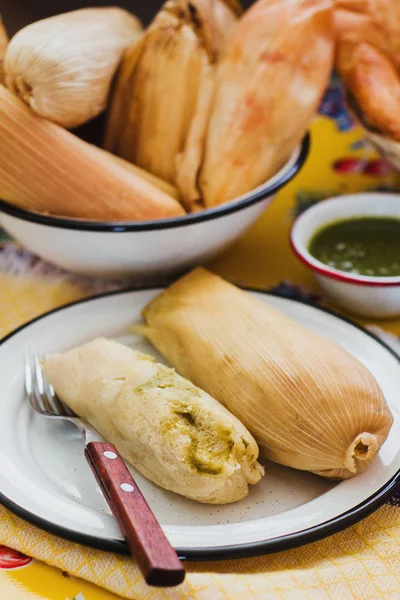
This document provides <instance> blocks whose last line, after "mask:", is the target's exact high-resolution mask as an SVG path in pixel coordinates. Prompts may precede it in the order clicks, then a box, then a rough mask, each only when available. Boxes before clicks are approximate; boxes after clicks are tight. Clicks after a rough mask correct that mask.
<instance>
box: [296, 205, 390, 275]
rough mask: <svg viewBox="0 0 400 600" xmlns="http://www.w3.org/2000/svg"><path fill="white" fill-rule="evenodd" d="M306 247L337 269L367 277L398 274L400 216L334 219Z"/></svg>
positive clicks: (316, 256)
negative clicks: (395, 217)
mask: <svg viewBox="0 0 400 600" xmlns="http://www.w3.org/2000/svg"><path fill="white" fill-rule="evenodd" d="M399 206H400V204H399ZM308 250H309V252H310V254H312V255H313V256H314V257H315V258H316V259H318V260H320V261H321V262H323V263H325V264H326V265H328V266H329V267H332V268H334V269H338V270H339V271H345V272H348V273H354V274H355V275H367V276H369V277H397V276H400V219H394V218H388V217H358V218H355V219H349V220H346V221H336V222H334V223H331V224H330V225H328V226H326V227H324V228H323V229H320V230H319V231H317V233H316V234H315V235H314V237H313V238H312V239H311V242H310V244H309V247H308Z"/></svg>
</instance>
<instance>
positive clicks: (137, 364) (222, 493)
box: [43, 339, 264, 504]
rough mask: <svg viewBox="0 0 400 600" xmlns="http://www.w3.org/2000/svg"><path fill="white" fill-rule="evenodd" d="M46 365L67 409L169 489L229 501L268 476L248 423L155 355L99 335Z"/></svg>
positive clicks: (212, 500)
mask: <svg viewBox="0 0 400 600" xmlns="http://www.w3.org/2000/svg"><path fill="white" fill-rule="evenodd" d="M43 369H44V373H45V375H46V377H47V379H48V380H49V381H50V383H51V384H52V385H53V387H54V389H55V391H56V392H57V393H58V395H59V396H60V398H61V399H62V400H64V402H66V404H68V406H70V407H71V408H72V409H73V410H74V411H75V412H76V413H77V414H78V415H79V416H81V417H82V418H83V419H85V420H86V421H88V422H89V423H91V424H92V426H93V427H95V429H97V431H99V432H100V433H101V434H102V435H103V436H104V437H105V439H106V440H108V441H109V442H112V443H113V444H115V446H116V447H117V449H118V450H119V452H120V453H121V455H122V456H123V457H124V458H125V459H126V460H127V461H128V462H130V463H131V464H132V465H133V466H134V467H136V468H137V469H138V471H140V472H141V473H142V474H143V475H144V476H145V477H147V478H148V479H150V480H151V481H153V482H154V483H157V484H158V485H160V486H161V487H163V488H165V489H167V490H171V491H174V492H176V493H178V494H181V495H182V496H186V497H187V498H191V499H193V500H197V501H198V502H205V503H209V504H226V503H229V502H236V501H237V500H240V499H242V498H244V497H245V496H246V495H247V493H248V487H249V485H250V484H255V483H257V482H258V481H259V480H260V478H261V477H262V475H263V473H264V470H263V468H262V466H261V465H260V464H259V463H258V462H257V457H258V447H257V444H256V442H255V440H254V438H253V437H252V436H251V435H250V434H249V432H248V431H247V430H246V428H245V427H244V426H243V425H242V423H240V421H238V419H236V417H234V416H233V415H231V414H230V413H229V412H228V411H227V410H226V409H225V408H224V407H223V406H222V405H221V404H220V403H219V402H217V401H216V400H214V398H212V397H211V396H209V395H208V394H206V393H205V392H203V391H202V390H200V389H199V388H197V387H196V386H194V385H193V384H192V383H190V382H189V381H187V380H185V379H184V378H183V377H180V376H179V375H178V374H177V373H175V371H174V370H173V369H169V368H168V367H165V366H164V365H161V364H157V363H156V362H155V361H154V359H152V358H151V357H150V356H147V355H144V354H142V353H140V352H137V351H135V350H132V349H131V348H128V347H127V346H124V345H122V344H119V343H118V342H115V341H112V340H107V339H97V340H94V341H92V342H89V343H87V344H84V345H83V346H79V347H78V348H75V349H73V350H70V351H69V352H66V353H65V354H57V355H53V356H50V357H49V358H48V359H47V360H46V361H45V363H44V365H43Z"/></svg>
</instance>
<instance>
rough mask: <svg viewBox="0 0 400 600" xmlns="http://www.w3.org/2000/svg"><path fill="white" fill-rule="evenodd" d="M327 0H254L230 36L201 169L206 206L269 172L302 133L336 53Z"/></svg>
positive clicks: (244, 188) (227, 197)
mask: <svg viewBox="0 0 400 600" xmlns="http://www.w3.org/2000/svg"><path fill="white" fill-rule="evenodd" d="M332 15H333V11H332V0H297V1H296V2H294V1H293V0H258V2H256V3H255V4H254V5H253V6H252V7H251V8H250V9H249V10H248V11H247V12H246V13H245V14H244V15H243V17H242V18H241V19H240V20H239V21H238V23H237V24H236V25H235V27H234V28H233V30H232V33H231V35H230V36H229V37H228V39H227V41H226V43H225V45H224V47H223V50H222V52H221V56H220V60H219V62H218V69H217V76H216V91H215V97H214V99H213V101H212V107H211V116H210V119H209V124H208V129H207V136H206V142H205V151H204V158H203V162H202V167H201V171H200V176H199V178H200V191H201V196H202V198H203V200H204V203H205V205H206V207H212V206H215V205H218V204H221V203H223V202H226V201H228V200H232V199H234V198H237V197H238V196H240V195H242V194H244V193H246V192H249V191H250V190H252V189H254V188H255V187H257V186H259V185H261V184H262V183H264V182H265V181H266V180H267V179H268V178H270V177H271V176H273V175H274V174H275V173H276V172H277V170H278V169H279V168H280V167H281V166H282V165H283V164H284V162H285V161H286V160H287V159H288V158H289V156H290V154H291V152H293V151H294V149H295V148H296V146H297V144H299V142H300V141H301V139H302V137H303V136H304V134H305V132H306V130H307V127H308V126H309V124H310V122H311V120H312V119H313V117H314V114H315V112H316V110H317V108H318V105H319V102H320V100H321V97H322V95H323V93H324V91H325V88H326V86H327V83H328V81H329V76H330V74H331V69H332V66H333V56H334V28H333V18H332Z"/></svg>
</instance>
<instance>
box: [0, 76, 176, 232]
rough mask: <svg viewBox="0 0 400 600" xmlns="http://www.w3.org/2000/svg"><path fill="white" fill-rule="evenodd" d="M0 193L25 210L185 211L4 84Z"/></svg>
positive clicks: (98, 213)
mask: <svg viewBox="0 0 400 600" xmlns="http://www.w3.org/2000/svg"><path fill="white" fill-rule="evenodd" d="M0 141H1V148H2V160H1V162H0V197H1V198H3V199H4V200H7V201H8V202H10V203H11V204H15V205H16V206H19V207H21V208H26V209H27V210H33V211H36V212H42V213H47V214H53V215H59V216H64V217H74V218H78V219H79V218H80V219H91V220H99V221H145V220H149V219H162V218H168V217H173V216H180V215H183V214H184V210H183V208H182V207H181V205H180V204H179V203H178V202H177V201H176V200H175V199H174V198H172V197H171V196H168V195H167V194H166V193H164V192H163V191H161V190H160V189H159V188H157V187H155V186H154V185H152V184H151V183H150V182H148V181H146V180H145V179H143V178H142V177H141V176H138V175H137V174H136V173H134V172H132V171H131V170H129V169H126V168H125V167H124V166H121V165H120V164H117V163H116V162H115V161H114V160H113V159H111V158H109V156H107V154H106V153H105V152H102V151H100V150H99V149H98V148H96V147H94V146H92V145H91V144H88V143H87V142H84V141H83V140H81V139H79V138H78V137H76V136H75V135H73V134H72V133H70V132H69V131H66V130H65V129H63V128H62V127H60V126H59V125H56V124H55V123H51V122H50V121H46V120H45V119H43V118H41V117H38V116H37V115H35V114H34V113H33V112H32V111H31V110H30V109H29V108H28V107H27V106H26V104H25V103H24V102H22V100H20V99H19V98H17V97H16V96H14V95H13V94H12V93H11V92H9V91H8V90H7V89H6V88H5V87H4V86H2V85H0Z"/></svg>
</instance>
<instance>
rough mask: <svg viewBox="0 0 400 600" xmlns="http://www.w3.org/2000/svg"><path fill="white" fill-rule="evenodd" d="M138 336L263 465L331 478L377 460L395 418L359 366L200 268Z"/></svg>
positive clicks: (162, 299)
mask: <svg viewBox="0 0 400 600" xmlns="http://www.w3.org/2000/svg"><path fill="white" fill-rule="evenodd" d="M143 316H144V319H145V322H146V325H145V326H143V327H141V328H140V331H141V332H142V333H144V335H146V337H148V339H149V340H150V341H151V342H152V343H153V344H154V346H155V347H156V348H157V349H158V350H159V351H160V352H161V353H162V354H163V355H164V356H165V357H166V358H167V359H168V361H169V362H170V363H171V364H172V365H173V366H174V367H175V368H176V369H177V371H178V372H179V373H180V374H181V375H183V376H184V377H187V378H188V379H190V380H191V381H193V383H195V385H198V386H200V387H202V388H203V389H205V390H206V391H207V392H208V393H210V394H211V395H213V396H214V397H215V398H216V399H217V400H219V401H220V402H222V404H224V405H225V406H226V407H227V408H228V409H229V410H230V411H231V412H232V413H233V414H234V415H236V417H238V418H239V419H240V420H241V421H242V423H243V424H244V425H245V426H246V427H247V428H248V429H249V431H250V433H252V435H253V436H254V437H255V439H256V440H257V442H258V444H259V446H260V452H261V455H263V456H265V457H266V458H268V459H270V460H272V461H275V462H278V463H281V464H283V465H287V466H289V467H294V468H296V469H302V470H306V471H312V472H314V473H316V474H318V475H323V476H325V477H330V478H349V477H353V476H354V475H357V473H360V472H361V471H363V470H364V469H366V467H367V466H368V465H369V464H370V463H371V461H372V460H373V459H374V458H375V457H376V456H377V453H378V451H379V448H380V447H381V445H382V444H383V442H384V441H385V439H386V437H387V435H388V432H389V430H390V427H391V425H392V421H393V417H392V415H391V413H390V410H389V408H388V406H387V404H386V401H385V398H384V396H383V393H382V391H381V389H380V387H379V385H378V383H377V382H376V380H375V379H374V377H373V376H372V375H371V373H370V372H369V371H368V369H366V367H364V366H363V365H362V364H361V363H360V362H359V361H358V360H357V359H356V358H354V357H353V356H351V355H350V354H348V353H347V352H346V351H344V350H343V349H342V348H340V347H339V346H337V345H336V344H334V343H333V342H331V341H330V340H328V339H325V338H323V337H322V336H320V335H318V334H317V333H315V332H313V331H310V330H307V329H305V328H304V327H302V326H301V325H299V324H297V323H296V322H294V321H292V320H291V319H289V318H288V317H286V316H285V315H284V314H282V313H280V312H279V311H277V310H275V309H273V308H271V307H269V306H268V305H267V304H265V303H264V302H261V301H260V300H258V299H256V298H254V297H252V296H251V295H250V294H248V293H247V292H244V291H242V290H239V289H238V288H236V287H235V286H233V285H231V284H229V283H227V282H226V281H224V280H223V279H221V278H220V277H217V276H216V275H213V274H211V273H210V272H208V271H206V270H204V269H196V270H195V271H193V272H192V273H190V274H189V275H186V276H185V277H183V278H182V279H180V280H178V281H177V282H176V283H174V284H173V285H172V286H170V287H169V288H168V289H166V290H165V291H164V292H163V293H161V294H160V295H159V296H158V297H156V298H155V299H154V300H153V301H152V302H151V303H150V304H149V305H148V306H146V308H145V309H144V311H143Z"/></svg>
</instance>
